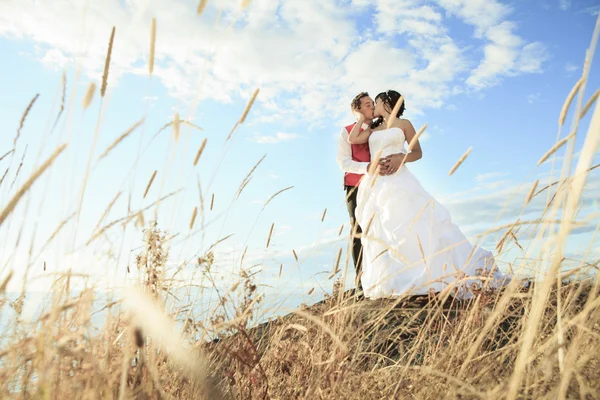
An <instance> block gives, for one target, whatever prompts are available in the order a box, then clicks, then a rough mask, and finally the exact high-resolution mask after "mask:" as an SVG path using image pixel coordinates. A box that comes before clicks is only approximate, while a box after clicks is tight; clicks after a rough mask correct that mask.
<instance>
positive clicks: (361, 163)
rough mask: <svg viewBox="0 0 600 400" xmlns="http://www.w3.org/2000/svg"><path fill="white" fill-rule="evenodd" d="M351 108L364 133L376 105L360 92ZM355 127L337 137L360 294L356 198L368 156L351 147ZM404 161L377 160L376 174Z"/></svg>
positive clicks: (360, 147)
mask: <svg viewBox="0 0 600 400" xmlns="http://www.w3.org/2000/svg"><path fill="white" fill-rule="evenodd" d="M350 108H351V110H352V112H354V111H358V112H360V113H362V114H363V115H364V116H365V122H364V123H363V126H362V127H361V129H360V131H361V132H362V131H363V130H364V129H367V128H368V127H369V126H370V124H371V122H372V121H373V118H374V114H373V113H374V111H375V104H374V103H373V99H371V97H370V96H369V93H367V92H361V93H359V94H357V95H356V96H355V97H354V99H352V103H351V104H350ZM354 125H356V122H354V123H353V124H350V125H348V126H346V127H344V128H342V130H341V131H340V136H339V138H338V153H337V163H338V165H339V167H340V168H341V169H342V171H344V189H345V191H346V206H347V207H348V214H349V215H350V227H351V229H352V234H353V243H352V259H353V261H354V269H355V271H356V287H357V288H358V289H359V290H362V285H361V283H360V275H361V271H362V243H361V240H360V235H361V233H362V229H361V227H360V226H359V225H358V224H357V222H356V216H355V211H356V194H357V191H358V184H359V183H360V180H361V178H362V177H363V175H364V174H366V173H367V171H368V170H369V169H370V168H371V153H370V150H369V145H368V144H350V142H349V141H348V136H349V135H350V132H351V131H352V128H353V127H354ZM403 158H404V155H403V154H401V153H399V154H393V155H391V156H388V157H385V158H381V159H380V160H379V174H380V175H391V174H393V173H395V172H396V171H397V170H398V168H400V164H401V163H402V159H403Z"/></svg>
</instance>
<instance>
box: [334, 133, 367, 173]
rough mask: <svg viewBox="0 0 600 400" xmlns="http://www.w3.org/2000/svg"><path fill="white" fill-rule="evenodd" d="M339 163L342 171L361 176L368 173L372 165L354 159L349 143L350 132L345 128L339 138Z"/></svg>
mask: <svg viewBox="0 0 600 400" xmlns="http://www.w3.org/2000/svg"><path fill="white" fill-rule="evenodd" d="M337 163H338V165H339V167H340V169H341V170H342V171H344V172H350V173H352V174H360V175H364V174H366V173H367V169H368V167H369V164H370V163H368V162H358V161H354V160H353V159H352V147H351V145H350V142H348V132H347V131H346V129H345V128H342V130H341V131H340V136H339V138H338V152H337Z"/></svg>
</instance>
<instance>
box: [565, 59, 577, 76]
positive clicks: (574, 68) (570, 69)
mask: <svg viewBox="0 0 600 400" xmlns="http://www.w3.org/2000/svg"><path fill="white" fill-rule="evenodd" d="M565 71H567V73H568V74H571V73H573V72H577V71H579V66H578V65H576V64H573V63H571V62H569V63H567V65H565Z"/></svg>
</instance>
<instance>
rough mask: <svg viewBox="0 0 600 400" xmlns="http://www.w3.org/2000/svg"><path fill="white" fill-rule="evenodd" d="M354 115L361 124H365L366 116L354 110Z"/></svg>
mask: <svg viewBox="0 0 600 400" xmlns="http://www.w3.org/2000/svg"><path fill="white" fill-rule="evenodd" d="M352 114H354V116H355V117H356V120H357V121H358V122H360V123H363V122H364V121H365V120H366V118H365V116H364V114H363V113H361V112H360V111H358V110H352Z"/></svg>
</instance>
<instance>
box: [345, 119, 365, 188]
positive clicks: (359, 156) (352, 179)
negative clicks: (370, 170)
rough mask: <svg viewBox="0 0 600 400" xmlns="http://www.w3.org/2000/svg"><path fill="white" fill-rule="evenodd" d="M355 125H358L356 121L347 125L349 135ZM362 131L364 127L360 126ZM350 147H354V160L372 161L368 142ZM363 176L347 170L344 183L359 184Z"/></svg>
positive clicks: (347, 184)
mask: <svg viewBox="0 0 600 400" xmlns="http://www.w3.org/2000/svg"><path fill="white" fill-rule="evenodd" d="M354 125H356V122H355V123H353V124H352V125H348V126H347V127H346V131H347V132H348V135H350V131H352V128H354ZM360 131H361V132H362V131H363V129H362V128H360ZM350 147H351V148H352V160H354V161H358V162H370V161H371V152H370V150H369V144H368V143H365V144H351V145H350ZM362 177H363V175H360V174H351V173H349V172H346V173H345V174H344V185H346V186H358V183H359V182H360V179H361V178H362Z"/></svg>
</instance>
